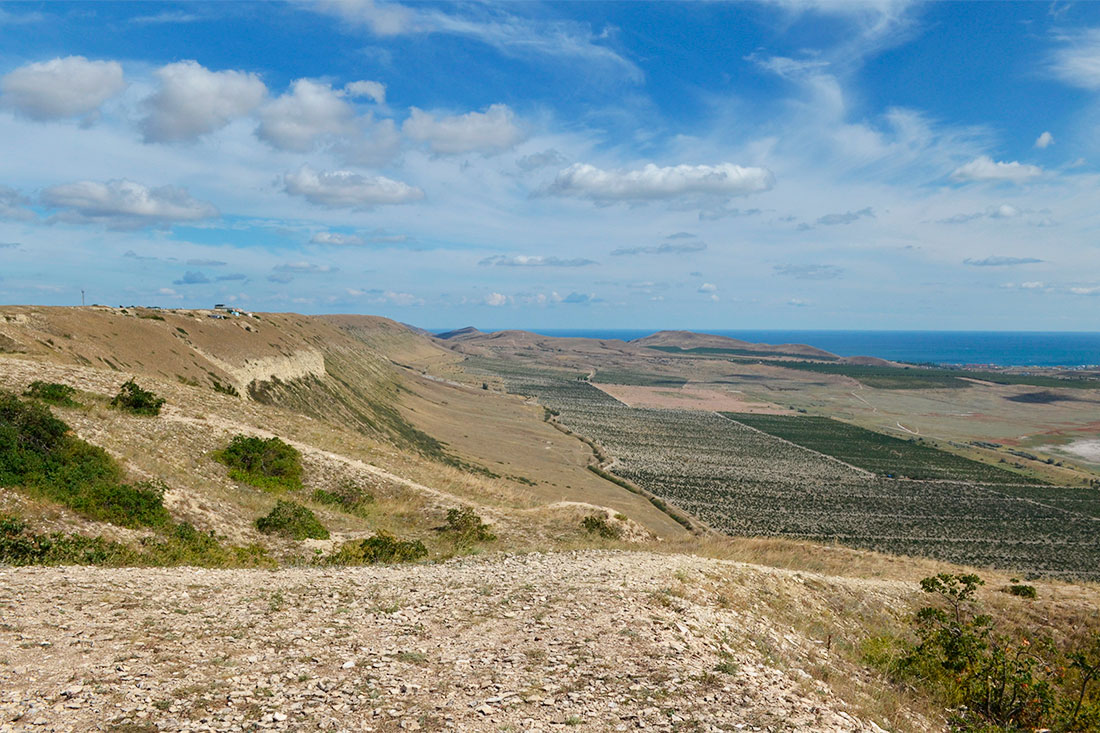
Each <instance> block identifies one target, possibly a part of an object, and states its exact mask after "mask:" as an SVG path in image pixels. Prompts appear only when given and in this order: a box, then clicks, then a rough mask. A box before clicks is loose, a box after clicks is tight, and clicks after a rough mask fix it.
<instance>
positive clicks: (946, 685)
mask: <svg viewBox="0 0 1100 733" xmlns="http://www.w3.org/2000/svg"><path fill="white" fill-rule="evenodd" d="M982 585H983V582H982V580H981V578H979V577H978V576H977V575H952V574H949V573H941V574H939V575H936V576H934V577H930V578H925V579H924V580H922V581H921V588H922V590H924V592H926V593H929V594H931V595H933V596H935V597H936V602H935V603H934V604H933V605H930V606H925V607H924V608H921V609H920V610H919V611H918V612H917V613H916V615H915V616H914V619H913V624H914V631H915V634H916V641H915V642H910V641H906V640H898V639H894V640H890V639H887V640H883V639H878V640H875V642H874V646H873V647H867V648H866V649H865V651H867V652H868V653H867V655H866V658H867V660H868V661H869V662H871V663H873V664H876V665H877V666H879V667H880V668H884V669H886V670H887V671H888V672H889V673H890V674H891V675H892V676H893V677H894V678H895V679H896V680H897V681H899V682H904V683H906V684H908V683H911V682H916V683H918V684H920V685H921V686H923V687H925V688H927V689H929V690H930V691H932V692H933V693H934V694H935V695H936V696H937V697H938V698H939V700H940V702H941V703H942V704H943V705H944V706H945V707H946V708H949V709H950V710H952V711H953V713H952V716H951V724H952V727H953V729H954V730H957V731H974V732H977V731H986V732H989V733H992V732H993V731H1022V730H1034V729H1040V728H1046V729H1052V730H1058V731H1083V730H1100V690H1098V689H1097V687H1098V686H1100V684H1098V683H1100V633H1093V634H1092V635H1091V636H1088V637H1087V638H1083V639H1082V637H1077V638H1074V639H1071V640H1070V641H1069V642H1068V644H1064V645H1063V646H1061V647H1059V646H1058V645H1056V644H1055V643H1054V642H1053V641H1052V640H1050V639H1049V638H1046V637H1045V636H1042V635H1040V633H1039V631H1040V630H1039V629H1031V628H1027V627H1026V626H1025V627H1023V628H1020V627H1018V626H1016V627H1012V626H1010V625H1008V624H1007V623H1005V622H1002V623H1000V624H998V623H997V622H996V621H995V619H994V618H993V617H992V616H990V615H989V614H986V613H983V612H982V608H981V606H980V604H979V602H978V599H977V595H976V593H977V589H978V588H979V587H980V586H982ZM1029 587H1030V586H1029Z"/></svg>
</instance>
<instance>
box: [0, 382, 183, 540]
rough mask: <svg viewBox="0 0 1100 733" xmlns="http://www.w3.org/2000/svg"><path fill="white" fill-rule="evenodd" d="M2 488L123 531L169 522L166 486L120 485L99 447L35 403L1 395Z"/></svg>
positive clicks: (117, 471)
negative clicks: (18, 488) (15, 488)
mask: <svg viewBox="0 0 1100 733" xmlns="http://www.w3.org/2000/svg"><path fill="white" fill-rule="evenodd" d="M0 486H21V487H23V489H24V490H25V491H27V492H29V493H31V494H34V495H36V496H40V497H43V498H46V499H50V500H52V501H56V502H59V503H61V504H64V505H65V506H67V507H69V508H71V509H73V510H74V511H77V512H79V513H80V514H83V515H84V516H86V517H89V518H90V519H98V520H101V521H105V522H111V523H113V524H118V525H122V526H124V527H141V526H160V525H163V524H166V523H167V522H168V519H169V516H168V511H167V510H166V509H165V508H164V502H163V498H164V487H163V486H162V485H156V484H151V483H137V484H127V483H123V482H122V470H121V469H120V468H119V466H118V464H117V463H116V462H115V461H114V459H112V458H111V457H110V456H109V455H107V453H106V451H104V450H103V449H102V448H99V447H97V446H94V445H91V444H89V443H86V442H84V441H83V440H80V439H79V438H77V437H75V436H74V435H72V432H71V430H70V429H69V426H68V425H66V424H65V423H64V422H63V421H61V420H59V419H58V418H56V417H54V416H53V413H51V412H50V410H49V408H47V407H46V406H44V405H42V404H39V403H37V402H29V401H24V400H20V399H19V398H18V397H17V396H15V395H14V394H11V393H8V392H0Z"/></svg>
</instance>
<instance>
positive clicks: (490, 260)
mask: <svg viewBox="0 0 1100 733" xmlns="http://www.w3.org/2000/svg"><path fill="white" fill-rule="evenodd" d="M478 264H479V265H496V266H498V267H584V266H586V265H595V264H596V261H595V260H589V259H586V258H583V257H574V258H571V259H563V258H561V257H543V256H542V255H515V256H512V257H508V256H506V255H495V256H493V257H486V258H485V259H483V260H481V261H480V262H478Z"/></svg>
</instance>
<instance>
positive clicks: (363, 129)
mask: <svg viewBox="0 0 1100 733" xmlns="http://www.w3.org/2000/svg"><path fill="white" fill-rule="evenodd" d="M356 126H357V130H356V131H355V133H354V134H353V135H351V136H350V137H344V138H342V139H341V140H340V141H339V142H338V144H337V153H338V154H339V155H340V156H341V157H343V158H344V159H345V160H347V161H348V162H349V163H352V164H355V165H365V166H380V165H385V164H386V163H388V162H389V161H390V160H392V159H393V157H394V156H395V155H396V154H397V152H398V150H400V149H401V133H400V132H398V131H397V126H396V125H395V124H394V123H393V120H390V119H382V120H378V121H377V122H375V121H374V119H373V118H372V116H370V115H367V116H366V117H361V118H359V120H357V122H356Z"/></svg>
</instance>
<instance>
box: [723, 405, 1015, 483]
mask: <svg viewBox="0 0 1100 733" xmlns="http://www.w3.org/2000/svg"><path fill="white" fill-rule="evenodd" d="M722 414H723V415H725V416H726V417H727V418H729V419H731V420H736V421H737V422H739V423H742V424H744V425H748V426H749V427H752V428H756V429H757V430H761V431H763V432H765V433H768V434H770V435H774V436H776V437H778V438H783V439H784V440H789V441H791V442H792V443H795V444H797V445H800V446H802V447H804V448H809V449H810V450H815V451H817V452H819V453H824V454H825V455H828V456H832V457H834V458H839V459H840V460H842V461H844V462H845V463H847V464H849V465H852V466H856V467H858V468H862V469H865V470H867V471H871V472H872V473H877V474H879V475H881V476H887V477H892V478H910V479H932V480H936V479H938V480H949V481H974V482H976V483H987V484H1004V483H1012V484H1018V483H1034V481H1033V480H1031V479H1028V478H1027V477H1025V476H1021V475H1020V474H1017V473H1013V472H1011V471H1007V470H1004V469H1001V468H998V467H997V466H991V465H989V464H986V463H981V462H980V461H973V460H970V459H969V458H963V457H962V456H958V455H955V454H954V453H949V452H947V451H943V450H939V449H938V448H933V447H932V446H929V445H926V444H924V443H923V442H922V441H920V440H917V439H907V438H896V437H894V436H892V435H883V434H882V433H876V432H875V431H873V430H866V429H864V428H861V427H858V426H856V425H851V424H849V423H845V422H840V421H839V420H833V419H832V418H828V417H809V416H802V415H797V416H790V415H747V414H743V413H731V412H726V413H722Z"/></svg>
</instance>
